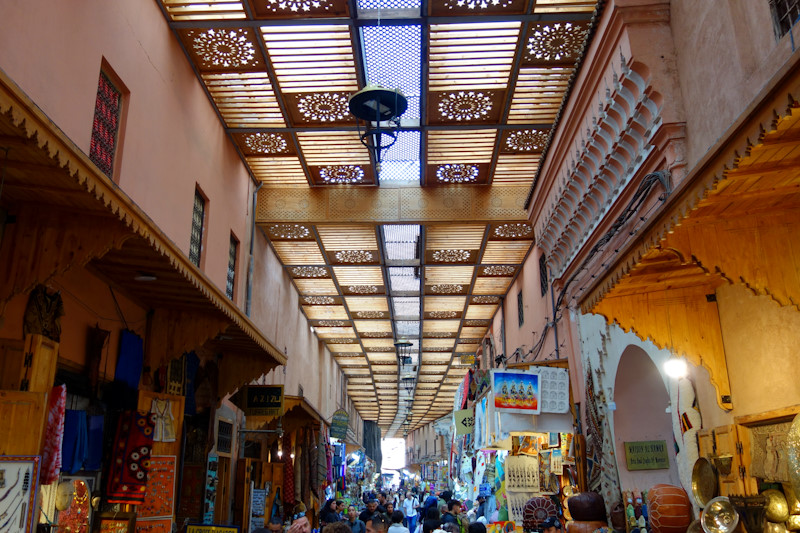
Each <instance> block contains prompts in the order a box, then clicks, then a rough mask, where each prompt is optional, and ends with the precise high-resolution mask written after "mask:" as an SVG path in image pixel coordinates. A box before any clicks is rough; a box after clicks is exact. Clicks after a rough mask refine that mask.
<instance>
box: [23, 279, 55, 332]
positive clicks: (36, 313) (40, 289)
mask: <svg viewBox="0 0 800 533" xmlns="http://www.w3.org/2000/svg"><path fill="white" fill-rule="evenodd" d="M62 316H64V302H63V301H62V300H61V293H60V292H54V293H53V294H50V293H48V292H47V287H45V286H44V285H41V284H39V285H37V286H36V287H34V288H33V290H32V291H31V293H30V295H29V296H28V305H27V306H26V307H25V318H24V321H23V323H22V333H24V334H25V335H31V334H34V335H44V336H45V337H47V338H48V339H51V340H54V341H56V342H59V341H60V340H61V317H62Z"/></svg>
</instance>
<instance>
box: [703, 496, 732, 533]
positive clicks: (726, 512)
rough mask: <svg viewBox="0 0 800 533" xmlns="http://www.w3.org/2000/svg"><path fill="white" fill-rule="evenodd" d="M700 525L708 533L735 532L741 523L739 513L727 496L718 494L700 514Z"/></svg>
mask: <svg viewBox="0 0 800 533" xmlns="http://www.w3.org/2000/svg"><path fill="white" fill-rule="evenodd" d="M700 525H701V526H702V527H703V531H705V532H706V533H733V530H735V529H736V526H738V525H739V513H738V512H736V509H735V508H734V507H733V504H732V503H731V501H730V500H729V499H728V498H727V497H725V496H717V497H716V498H714V499H713V500H711V501H710V502H708V503H707V504H706V507H705V509H703V512H702V513H701V514H700Z"/></svg>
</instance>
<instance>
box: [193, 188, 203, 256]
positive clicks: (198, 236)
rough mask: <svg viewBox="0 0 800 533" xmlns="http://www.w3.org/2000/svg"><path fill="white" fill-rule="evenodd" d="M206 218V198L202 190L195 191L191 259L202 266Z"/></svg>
mask: <svg viewBox="0 0 800 533" xmlns="http://www.w3.org/2000/svg"><path fill="white" fill-rule="evenodd" d="M205 218H206V199H205V198H203V195H202V194H200V191H198V190H195V191H194V209H193V210H192V238H191V239H192V240H191V241H190V242H189V261H191V262H192V263H194V264H195V265H197V266H200V249H201V248H202V245H203V224H204V223H205Z"/></svg>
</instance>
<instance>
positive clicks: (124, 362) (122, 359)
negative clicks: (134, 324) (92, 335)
mask: <svg viewBox="0 0 800 533" xmlns="http://www.w3.org/2000/svg"><path fill="white" fill-rule="evenodd" d="M143 364H144V340H143V339H142V338H141V337H140V336H139V335H137V334H136V333H134V332H133V331H130V330H128V329H123V330H122V331H121V332H120V334H119V357H118V358H117V369H116V372H115V373H114V380H115V381H121V382H123V383H126V384H127V385H128V386H129V387H130V388H131V389H133V390H136V389H138V388H139V379H140V378H141V377H142V365H143Z"/></svg>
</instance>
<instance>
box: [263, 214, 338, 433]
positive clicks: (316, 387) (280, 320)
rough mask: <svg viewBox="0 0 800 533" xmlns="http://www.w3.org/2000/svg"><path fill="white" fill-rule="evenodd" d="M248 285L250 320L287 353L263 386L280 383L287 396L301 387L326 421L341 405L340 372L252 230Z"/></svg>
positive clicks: (269, 251)
mask: <svg viewBox="0 0 800 533" xmlns="http://www.w3.org/2000/svg"><path fill="white" fill-rule="evenodd" d="M254 256H255V269H254V276H253V278H254V283H253V303H252V305H253V308H252V309H253V317H254V318H253V320H254V321H255V322H256V325H258V326H259V327H260V328H261V330H262V331H263V332H264V334H265V335H266V336H267V337H268V338H270V339H272V341H273V342H274V343H275V346H276V347H277V348H278V349H279V350H286V354H287V355H288V359H289V361H288V363H287V364H286V367H285V370H286V372H285V374H284V368H283V367H278V368H277V369H275V370H273V371H271V372H270V373H269V374H267V376H266V380H267V382H268V383H275V384H279V383H282V384H284V390H285V391H286V394H288V395H291V396H296V395H297V394H298V387H299V385H302V386H303V393H304V395H305V397H306V399H307V400H308V401H309V403H311V405H313V406H315V407H316V408H317V409H318V410H319V411H320V413H322V414H323V415H324V416H325V417H327V418H330V417H331V416H332V415H333V412H334V411H335V410H336V409H338V408H339V407H343V406H341V405H340V403H341V402H340V391H341V387H342V385H343V383H342V372H341V370H340V369H339V365H338V364H337V363H336V361H335V360H334V359H333V357H332V356H331V354H330V352H329V351H328V349H327V348H326V347H325V345H324V343H322V342H320V341H319V339H318V338H317V336H316V335H315V334H313V333H311V328H310V327H309V324H308V321H307V320H306V318H305V315H303V313H302V312H301V310H300V297H299V295H298V293H297V290H295V288H294V286H293V285H292V284H291V279H290V278H289V275H288V274H287V273H286V271H285V270H284V269H283V267H282V266H281V264H280V261H279V260H278V257H277V256H276V255H275V253H274V252H273V251H272V248H270V247H269V245H268V243H267V240H266V238H265V237H264V235H263V233H262V232H261V231H260V230H257V231H256V239H255V250H254Z"/></svg>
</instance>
